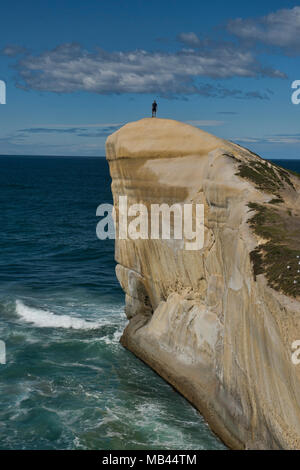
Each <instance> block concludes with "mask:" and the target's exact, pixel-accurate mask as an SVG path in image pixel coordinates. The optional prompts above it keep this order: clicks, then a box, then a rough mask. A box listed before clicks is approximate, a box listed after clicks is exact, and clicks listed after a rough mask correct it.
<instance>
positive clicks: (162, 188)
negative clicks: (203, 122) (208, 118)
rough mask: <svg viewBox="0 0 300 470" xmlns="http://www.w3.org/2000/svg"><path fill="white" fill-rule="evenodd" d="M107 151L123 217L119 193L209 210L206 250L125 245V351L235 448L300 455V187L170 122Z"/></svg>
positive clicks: (243, 153) (125, 131) (130, 134)
mask: <svg viewBox="0 0 300 470" xmlns="http://www.w3.org/2000/svg"><path fill="white" fill-rule="evenodd" d="M106 149H107V159H108V161H109V166H110V172H111V176H112V192H113V196H114V202H115V207H116V213H117V214H118V197H119V196H120V195H121V196H124V195H127V196H128V203H129V204H132V203H144V204H145V205H146V206H150V204H153V203H158V204H161V203H168V204H173V203H187V202H194V203H202V204H204V206H205V243H204V247H203V249H201V250H199V251H187V250H185V249H184V247H183V246H182V243H181V242H180V241H179V240H116V248H115V256H116V260H117V262H118V266H117V269H116V272H117V277H118V279H119V282H120V284H121V286H122V288H123V289H124V291H125V293H126V314H127V316H128V319H129V324H128V326H127V328H126V330H125V331H124V334H123V337H122V339H121V342H122V344H123V345H124V346H125V347H126V348H128V349H130V350H131V351H132V352H133V353H134V354H136V355H137V356H138V357H139V358H141V359H142V360H143V361H144V362H146V363H147V364H148V365H150V366H151V367H152V368H153V369H154V370H155V371H157V372H158V374H160V375H161V376H162V377H164V378H165V380H167V381H168V382H169V383H171V384H172V385H173V386H174V387H175V388H176V389H177V390H179V391H180V392H181V393H182V394H183V395H184V396H185V397H186V398H187V399H188V400H189V401H190V402H191V403H192V404H193V405H194V406H195V407H196V408H197V409H198V410H199V411H200V412H201V413H202V414H203V415H204V417H205V418H206V420H207V421H208V423H209V424H210V426H211V428H212V429H213V430H214V431H215V432H216V434H218V435H219V436H220V437H221V439H222V440H223V441H224V442H225V443H226V444H227V445H228V446H229V447H231V448H234V449H244V448H248V449H288V448H291V449H296V448H297V449H300V365H299V366H296V365H294V364H293V363H292V360H291V356H292V343H293V342H294V341H295V340H300V297H299V294H300V291H299V287H300V277H299V273H298V270H299V269H300V265H299V264H298V263H299V261H300V260H299V259H298V258H297V256H298V255H300V247H299V241H300V233H299V228H300V192H299V189H300V180H299V178H298V177H297V175H294V174H292V173H291V172H288V171H285V170H283V169H281V168H280V167H277V166H276V165H273V164H271V163H268V162H266V161H265V160H262V159H261V158H260V157H258V156H257V155H255V154H253V153H251V152H250V151H248V150H247V149H244V148H242V147H240V146H238V145H235V144H233V143H230V142H227V141H224V140H221V139H218V138H216V137H214V136H212V135H210V134H207V133H206V132H203V131H201V130H200V129H197V128H194V127H192V126H188V125H186V124H183V123H180V122H176V121H171V120H164V119H143V120H141V121H138V122H134V123H130V124H127V125H126V126H124V127H123V128H121V129H120V130H118V131H117V132H115V133H114V134H112V135H111V136H110V137H109V138H108V139H107V145H106ZM297 250H298V251H297ZM297 253H298V255H297ZM288 266H289V268H288Z"/></svg>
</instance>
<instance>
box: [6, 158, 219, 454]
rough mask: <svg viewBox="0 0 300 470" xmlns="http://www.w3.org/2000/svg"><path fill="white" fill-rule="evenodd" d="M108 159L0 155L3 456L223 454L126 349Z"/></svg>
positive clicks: (178, 400) (180, 403) (174, 395)
mask: <svg viewBox="0 0 300 470" xmlns="http://www.w3.org/2000/svg"><path fill="white" fill-rule="evenodd" d="M104 202H111V193H110V177H109V172H108V167H107V163H106V161H105V160H104V159H100V158H99V159H91V158H85V159H81V158H53V157H50V158H49V157H48V158H45V157H40V158H32V157H0V204H1V206H0V207H1V232H0V248H1V256H0V318H1V322H0V339H1V340H4V341H5V342H6V348H7V364H6V365H0V423H1V424H0V449H221V448H223V445H222V444H221V443H220V442H219V441H218V440H217V439H216V438H215V437H214V436H213V435H212V433H211V432H210V430H209V428H208V426H207V425H206V424H205V423H204V421H203V419H202V417H201V416H200V415H199V414H198V413H197V412H196V411H195V410H194V408H193V407H192V406H190V404H188V403H187V402H186V401H185V400H184V399H183V398H182V397H181V396H180V395H179V394H177V393H176V392H175V391H174V390H173V389H172V388H171V387H170V386H169V385H167V384H166V383H165V382H164V381H163V380H162V379H161V378H160V377H158V376H157V375H156V374H155V373H154V372H153V371H151V369H149V368H148V367H147V366H145V365H144V364H143V363H142V362H140V361H139V360H138V359H136V358H135V357H134V356H133V355H132V354H130V353H129V352H128V351H126V350H124V349H123V348H122V346H121V345H120V344H119V338H120V335H121V332H122V330H123V329H124V326H125V325H126V318H125V315H124V312H123V305H124V294H123V292H122V291H121V289H120V287H119V285H118V282H117V280H116V278H115V273H114V267H115V263H114V243H113V241H99V240H98V239H97V238H96V224H97V222H98V221H99V219H98V218H97V217H96V208H97V206H98V205H99V204H101V203H104Z"/></svg>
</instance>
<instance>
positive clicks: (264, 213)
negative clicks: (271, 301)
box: [106, 118, 300, 297]
mask: <svg viewBox="0 0 300 470" xmlns="http://www.w3.org/2000/svg"><path fill="white" fill-rule="evenodd" d="M106 152H107V159H108V160H117V159H120V158H121V159H123V158H125V159H137V160H143V159H164V158H168V159H169V158H178V157H179V158H180V157H185V156H192V155H193V156H196V157H198V156H199V158H202V157H203V158H204V159H205V158H206V157H208V155H209V154H210V153H213V154H214V155H218V158H220V159H222V163H221V166H220V167H219V174H218V178H220V179H221V180H222V178H223V180H224V183H226V184H227V185H228V184H229V185H230V184H232V185H233V186H234V185H235V184H236V179H235V178H234V176H238V177H240V178H241V179H243V180H246V181H247V182H248V183H249V186H248V190H246V191H247V194H246V198H248V201H246V203H247V204H248V208H249V218H248V223H249V226H250V227H251V229H252V232H254V233H255V235H256V236H257V241H258V245H257V247H256V249H255V250H254V251H253V252H252V253H251V254H250V256H251V260H252V264H253V274H254V277H255V278H256V276H258V275H259V274H264V275H265V276H266V278H267V279H268V283H269V285H270V286H271V287H272V288H273V289H275V290H277V291H280V292H282V293H284V294H286V295H289V296H293V297H298V296H299V295H300V264H299V262H300V258H298V256H300V248H299V247H300V176H299V175H297V174H294V173H293V172H291V171H289V170H286V169H284V168H281V167H280V166H278V165H276V164H274V163H272V162H270V161H267V160H264V159H262V158H261V157H260V156H258V155H256V154H254V153H253V152H251V151H249V150H248V149H245V148H243V147H241V146H239V145H237V144H234V143H232V142H228V141H226V140H223V139H220V138H218V137H215V136H213V135H212V134H209V133H207V132H205V131H203V130H201V129H199V128H196V127H193V126H191V125H188V124H185V123H182V122H179V121H174V120H171V119H158V118H146V119H141V120H140V121H136V122H131V123H129V124H126V125H125V126H123V127H122V128H121V129H119V130H118V131H116V132H114V133H113V134H112V135H110V136H109V137H108V139H107V142H106ZM170 164H171V165H172V163H171V162H170ZM228 167H230V171H229V173H228V172H226V168H228ZM195 171H197V169H195ZM220 171H221V173H220ZM229 175H232V180H229V181H228V178H230V176H229ZM178 177H179V178H182V179H184V174H181V173H180V174H179V175H178ZM225 180H226V181H225ZM216 184H218V182H217V181H216ZM199 186H200V182H199ZM251 187H252V188H251Z"/></svg>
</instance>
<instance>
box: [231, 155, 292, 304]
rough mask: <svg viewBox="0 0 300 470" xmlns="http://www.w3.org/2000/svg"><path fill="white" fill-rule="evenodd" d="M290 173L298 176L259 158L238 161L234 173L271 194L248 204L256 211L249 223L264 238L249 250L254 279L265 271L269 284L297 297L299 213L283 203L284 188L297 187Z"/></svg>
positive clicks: (251, 209)
mask: <svg viewBox="0 0 300 470" xmlns="http://www.w3.org/2000/svg"><path fill="white" fill-rule="evenodd" d="M293 174H294V175H295V176H297V177H300V175H298V174H297V173H293V172H290V171H288V170H285V169H283V168H281V167H280V166H278V165H276V164H274V163H271V162H267V161H265V160H263V159H260V157H259V159H257V160H255V161H251V162H250V161H249V162H239V166H238V172H237V175H238V176H240V177H242V178H245V179H247V180H248V181H251V182H252V183H254V184H255V187H256V189H258V190H261V191H263V192H265V193H270V194H273V195H274V198H273V199H271V200H270V201H269V202H268V203H266V204H264V205H262V204H257V203H253V202H250V203H249V204H248V206H249V208H250V211H255V214H254V215H253V216H252V217H251V218H250V219H249V224H250V226H251V228H252V229H253V230H254V232H255V233H256V235H258V236H259V237H260V238H263V239H264V240H265V243H261V244H259V245H258V246H257V247H256V249H255V250H253V251H252V252H251V253H250V258H251V261H252V265H253V273H254V278H255V279H256V277H257V276H258V275H259V274H265V276H266V278H267V280H268V284H269V285H270V287H272V288H273V289H276V290H277V291H280V292H282V293H284V294H286V295H290V296H293V297H297V296H299V295H300V258H299V256H300V248H299V244H300V215H299V213H297V212H295V211H293V210H292V209H291V208H290V207H288V205H287V204H284V203H285V196H284V194H285V191H286V189H289V190H293V191H295V190H296V188H295V186H294V184H293V182H292V179H291V176H292V175H293ZM274 206H276V207H274Z"/></svg>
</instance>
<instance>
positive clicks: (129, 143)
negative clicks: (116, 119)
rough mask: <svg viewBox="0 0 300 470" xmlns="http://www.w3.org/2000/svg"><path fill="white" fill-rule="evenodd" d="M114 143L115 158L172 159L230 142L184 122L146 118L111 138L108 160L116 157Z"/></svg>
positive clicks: (121, 129) (124, 127)
mask: <svg viewBox="0 0 300 470" xmlns="http://www.w3.org/2000/svg"><path fill="white" fill-rule="evenodd" d="M111 145H113V146H114V158H122V157H126V158H130V157H137V156H138V157H139V158H143V157H147V158H157V157H160V158H164V157H166V158H172V157H178V156H185V155H199V154H200V155H202V154H203V155H204V154H208V153H209V152H210V151H212V150H214V149H216V148H218V147H224V146H226V141H225V140H222V139H219V138H218V137H215V136H214V135H212V134H209V133H208V132H205V131H203V130H201V129H199V128H197V127H194V126H191V125H189V124H185V123H183V122H179V121H174V120H172V119H159V118H145V119H141V120H140V121H135V122H130V123H128V124H126V125H125V126H123V127H121V128H120V129H119V130H117V131H116V132H114V133H113V134H111V135H110V136H109V137H108V139H107V141H106V151H107V159H108V160H110V159H111V158H113V156H112V154H111V152H110V148H111Z"/></svg>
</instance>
